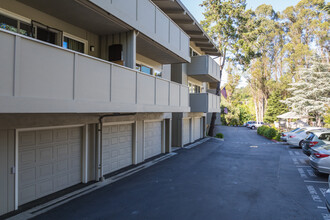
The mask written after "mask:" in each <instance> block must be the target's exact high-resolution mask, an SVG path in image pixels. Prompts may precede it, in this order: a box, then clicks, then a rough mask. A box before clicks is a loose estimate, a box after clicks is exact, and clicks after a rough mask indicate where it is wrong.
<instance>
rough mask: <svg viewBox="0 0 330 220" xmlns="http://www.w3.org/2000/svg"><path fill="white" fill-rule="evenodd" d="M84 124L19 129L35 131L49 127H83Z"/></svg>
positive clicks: (21, 129)
mask: <svg viewBox="0 0 330 220" xmlns="http://www.w3.org/2000/svg"><path fill="white" fill-rule="evenodd" d="M83 126H85V125H84V124H78V125H59V126H45V127H34V128H18V129H16V130H17V131H34V130H47V129H56V128H73V127H83Z"/></svg>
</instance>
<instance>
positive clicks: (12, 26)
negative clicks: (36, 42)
mask: <svg viewBox="0 0 330 220" xmlns="http://www.w3.org/2000/svg"><path fill="white" fill-rule="evenodd" d="M0 28H2V29H5V30H8V31H12V32H15V33H19V34H22V35H25V36H29V37H32V25H31V24H29V23H28V22H26V21H22V20H19V19H17V18H14V17H13V16H8V15H6V14H2V13H1V11H0Z"/></svg>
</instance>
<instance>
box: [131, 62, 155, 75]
mask: <svg viewBox="0 0 330 220" xmlns="http://www.w3.org/2000/svg"><path fill="white" fill-rule="evenodd" d="M135 69H137V70H139V71H141V72H143V73H146V74H149V75H153V74H152V72H153V71H152V68H150V67H147V66H144V65H141V64H136V67H135Z"/></svg>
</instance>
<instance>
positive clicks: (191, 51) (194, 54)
mask: <svg viewBox="0 0 330 220" xmlns="http://www.w3.org/2000/svg"><path fill="white" fill-rule="evenodd" d="M189 54H190V56H191V57H194V56H199V54H198V53H197V52H196V51H195V50H194V49H192V48H191V47H189Z"/></svg>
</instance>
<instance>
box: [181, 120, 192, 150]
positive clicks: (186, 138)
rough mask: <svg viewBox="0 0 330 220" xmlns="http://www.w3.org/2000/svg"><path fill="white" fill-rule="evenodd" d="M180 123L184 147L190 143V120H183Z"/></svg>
mask: <svg viewBox="0 0 330 220" xmlns="http://www.w3.org/2000/svg"><path fill="white" fill-rule="evenodd" d="M182 123H183V125H182V129H183V131H182V142H183V145H185V144H188V143H189V142H190V119H183V120H182Z"/></svg>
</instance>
